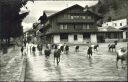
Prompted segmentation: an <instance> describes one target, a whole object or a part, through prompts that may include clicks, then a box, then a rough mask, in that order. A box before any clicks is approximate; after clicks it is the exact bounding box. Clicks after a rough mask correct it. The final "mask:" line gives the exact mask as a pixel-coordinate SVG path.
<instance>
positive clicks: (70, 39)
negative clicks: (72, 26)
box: [68, 34, 74, 43]
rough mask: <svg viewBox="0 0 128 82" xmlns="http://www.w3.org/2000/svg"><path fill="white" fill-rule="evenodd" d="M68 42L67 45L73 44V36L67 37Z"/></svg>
mask: <svg viewBox="0 0 128 82" xmlns="http://www.w3.org/2000/svg"><path fill="white" fill-rule="evenodd" d="M68 42H69V43H72V42H74V35H72V34H69V35H68Z"/></svg>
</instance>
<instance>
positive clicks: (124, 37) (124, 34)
mask: <svg viewBox="0 0 128 82" xmlns="http://www.w3.org/2000/svg"><path fill="white" fill-rule="evenodd" d="M123 39H126V31H124V32H123Z"/></svg>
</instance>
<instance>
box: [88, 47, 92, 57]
mask: <svg viewBox="0 0 128 82" xmlns="http://www.w3.org/2000/svg"><path fill="white" fill-rule="evenodd" d="M87 55H88V56H89V58H91V56H92V47H89V48H88V50H87Z"/></svg>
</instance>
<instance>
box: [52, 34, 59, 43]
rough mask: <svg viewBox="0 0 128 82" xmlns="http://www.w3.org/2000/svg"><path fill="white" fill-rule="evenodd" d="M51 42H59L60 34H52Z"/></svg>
mask: <svg viewBox="0 0 128 82" xmlns="http://www.w3.org/2000/svg"><path fill="white" fill-rule="evenodd" d="M53 43H60V35H54V36H53Z"/></svg>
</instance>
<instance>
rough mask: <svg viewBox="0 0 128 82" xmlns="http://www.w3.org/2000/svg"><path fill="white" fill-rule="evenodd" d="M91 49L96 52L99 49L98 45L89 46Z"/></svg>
mask: <svg viewBox="0 0 128 82" xmlns="http://www.w3.org/2000/svg"><path fill="white" fill-rule="evenodd" d="M91 47H92V48H93V49H94V50H97V48H98V47H99V44H96V45H91Z"/></svg>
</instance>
